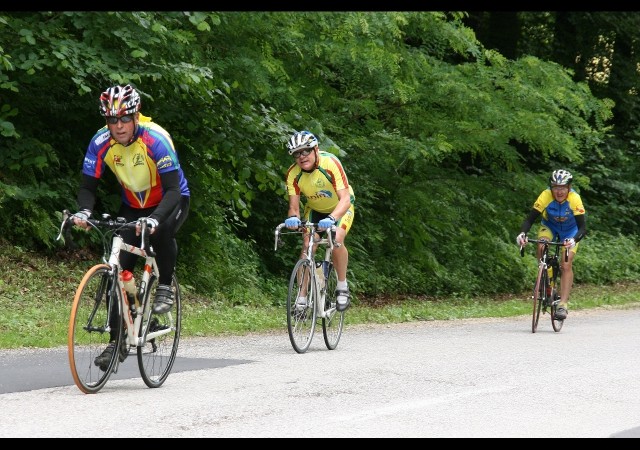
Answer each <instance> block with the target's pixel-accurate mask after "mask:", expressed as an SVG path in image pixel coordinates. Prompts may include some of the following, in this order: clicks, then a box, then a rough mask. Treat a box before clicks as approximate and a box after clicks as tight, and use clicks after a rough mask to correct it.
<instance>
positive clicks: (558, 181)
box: [549, 169, 573, 186]
mask: <svg viewBox="0 0 640 450" xmlns="http://www.w3.org/2000/svg"><path fill="white" fill-rule="evenodd" d="M572 181H573V175H571V172H569V171H568V170H564V169H558V170H554V171H553V173H552V174H551V176H550V177H549V185H551V186H564V185H567V184H571V182H572Z"/></svg>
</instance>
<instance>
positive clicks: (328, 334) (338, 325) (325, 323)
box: [322, 264, 345, 350]
mask: <svg viewBox="0 0 640 450" xmlns="http://www.w3.org/2000/svg"><path fill="white" fill-rule="evenodd" d="M337 286H338V273H337V272H336V269H335V268H334V267H333V264H329V276H328V277H327V288H326V289H325V304H324V312H325V317H323V318H322V335H323V336H324V343H325V345H326V346H327V348H328V349H329V350H335V349H336V347H337V346H338V343H339V342H340V337H341V336H342V329H343V327H344V313H345V312H344V311H338V310H337V309H336V305H337V299H336V288H337ZM327 316H328V317H327Z"/></svg>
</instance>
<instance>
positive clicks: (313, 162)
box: [285, 131, 355, 311]
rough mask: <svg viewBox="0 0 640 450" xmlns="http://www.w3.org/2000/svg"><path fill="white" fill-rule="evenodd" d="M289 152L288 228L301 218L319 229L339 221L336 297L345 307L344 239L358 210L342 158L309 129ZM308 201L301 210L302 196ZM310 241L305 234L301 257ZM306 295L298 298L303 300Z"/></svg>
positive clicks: (297, 136)
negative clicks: (325, 147)
mask: <svg viewBox="0 0 640 450" xmlns="http://www.w3.org/2000/svg"><path fill="white" fill-rule="evenodd" d="M287 147H288V148H289V154H290V155H292V156H293V158H294V159H295V162H294V163H293V164H292V165H291V166H290V167H289V169H288V170H287V174H286V185H287V194H288V195H289V213H288V216H289V217H288V218H287V219H286V220H285V225H286V226H287V228H289V229H292V230H297V229H298V228H299V227H300V225H301V224H302V222H301V218H303V219H304V220H306V221H310V222H314V223H317V224H318V229H319V230H320V231H322V230H324V229H326V228H329V227H331V226H332V225H336V243H337V244H339V246H336V247H335V248H334V250H333V263H334V266H335V268H336V272H337V274H338V285H337V288H336V300H337V306H336V309H337V310H338V311H345V310H346V309H347V308H348V307H349V304H350V298H351V296H350V294H349V286H348V284H347V266H348V264H349V252H348V250H347V247H346V246H345V245H344V240H345V238H346V236H347V233H349V230H350V229H351V225H352V224H353V218H354V214H355V209H354V202H355V195H354V193H353V188H352V187H351V185H350V184H349V180H348V179H347V174H346V172H345V170H344V167H343V166H342V163H341V162H340V160H339V159H338V158H337V157H336V156H335V155H333V154H331V153H328V152H323V151H320V148H319V147H318V139H317V138H316V137H315V136H314V135H313V134H312V133H311V132H309V131H300V132H297V133H295V134H294V135H293V136H291V138H290V139H289V142H288V143H287ZM303 195H304V197H305V200H306V203H305V207H304V212H303V214H302V215H301V214H300V199H301V197H302V196H303ZM307 245H309V236H305V237H304V242H303V248H302V252H301V257H304V249H305V248H306V247H307ZM305 300H306V299H305V298H299V299H298V302H299V303H302V302H304V301H305Z"/></svg>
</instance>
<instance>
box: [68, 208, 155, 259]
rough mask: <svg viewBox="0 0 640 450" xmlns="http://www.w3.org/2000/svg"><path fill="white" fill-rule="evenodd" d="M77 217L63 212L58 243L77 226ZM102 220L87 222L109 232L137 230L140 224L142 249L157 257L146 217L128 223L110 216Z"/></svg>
mask: <svg viewBox="0 0 640 450" xmlns="http://www.w3.org/2000/svg"><path fill="white" fill-rule="evenodd" d="M75 217H77V216H76V215H75V214H72V213H71V212H70V211H69V210H68V209H65V210H64V211H62V223H61V224H60V233H59V234H58V237H57V238H56V241H59V240H60V239H61V238H62V235H63V234H65V232H66V231H67V230H68V229H69V228H70V227H72V226H74V225H75V222H74V220H73V219H74V218H75ZM102 217H103V218H102V219H91V218H88V219H86V222H87V223H88V224H89V225H91V226H92V227H94V228H96V229H99V228H106V229H108V230H112V231H117V230H122V229H125V230H135V229H136V226H137V224H138V223H140V230H141V236H142V239H141V244H140V249H141V250H145V249H146V251H147V253H149V255H150V256H155V252H154V251H153V248H152V247H151V245H150V244H149V232H148V230H149V228H150V226H149V224H148V223H147V219H146V218H145V217H143V218H141V219H138V220H135V221H133V222H127V221H126V220H125V219H124V217H116V218H115V219H113V218H111V216H110V215H109V214H103V215H102ZM103 237H104V236H103Z"/></svg>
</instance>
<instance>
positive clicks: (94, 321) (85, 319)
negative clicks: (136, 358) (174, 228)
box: [67, 264, 122, 394]
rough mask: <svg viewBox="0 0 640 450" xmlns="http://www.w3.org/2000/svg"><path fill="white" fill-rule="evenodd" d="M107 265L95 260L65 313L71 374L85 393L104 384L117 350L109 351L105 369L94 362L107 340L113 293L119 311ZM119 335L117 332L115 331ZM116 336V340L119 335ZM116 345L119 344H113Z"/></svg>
mask: <svg viewBox="0 0 640 450" xmlns="http://www.w3.org/2000/svg"><path fill="white" fill-rule="evenodd" d="M114 281H115V280H114V278H113V275H112V273H111V267H109V266H108V265H107V264H97V265H95V266H93V267H91V268H90V269H89V270H88V271H87V272H86V273H85V275H84V277H83V278H82V280H81V281H80V284H79V285H78V287H77V289H76V293H75V295H74V298H73V304H72V306H71V314H70V317H69V331H68V334H67V348H68V355H69V365H70V367H71V375H72V376H73V381H74V383H75V384H76V386H77V387H78V388H79V389H80V390H81V391H82V392H84V393H85V394H95V393H97V392H98V391H99V390H100V389H102V388H103V387H104V385H105V384H106V382H107V380H108V379H109V377H110V376H111V374H112V373H113V369H114V366H115V364H116V360H117V357H118V352H117V351H116V352H113V355H112V357H111V361H109V363H108V365H107V366H106V369H105V370H102V369H100V368H99V367H98V366H97V365H96V364H95V359H96V357H97V356H99V355H100V354H101V353H102V352H103V351H104V349H105V348H106V347H107V345H108V344H109V341H110V340H111V339H110V333H109V329H108V325H109V317H108V316H109V312H108V310H107V303H108V302H109V301H110V300H112V299H111V295H114V293H115V295H116V298H115V299H114V300H116V302H115V305H116V306H115V307H116V308H118V316H119V318H120V320H119V323H122V313H121V312H120V311H119V305H120V298H119V297H118V296H119V295H121V294H120V293H119V290H118V289H111V284H112V283H113V282H114ZM119 335H120V336H121V333H119ZM120 336H119V337H118V338H117V341H118V342H117V344H119V342H120V339H121V337H120ZM116 348H119V347H116Z"/></svg>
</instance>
